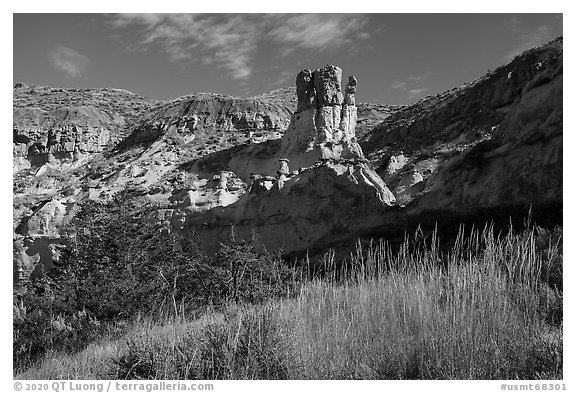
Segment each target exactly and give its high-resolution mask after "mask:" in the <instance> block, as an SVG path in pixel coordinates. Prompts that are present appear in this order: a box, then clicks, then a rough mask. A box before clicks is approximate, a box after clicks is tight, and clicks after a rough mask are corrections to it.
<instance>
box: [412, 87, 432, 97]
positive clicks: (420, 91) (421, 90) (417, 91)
mask: <svg viewBox="0 0 576 393" xmlns="http://www.w3.org/2000/svg"><path fill="white" fill-rule="evenodd" d="M427 91H428V88H427V87H421V88H419V89H410V90H408V97H409V98H415V97H418V96H420V95H422V94H423V93H426V92H427Z"/></svg>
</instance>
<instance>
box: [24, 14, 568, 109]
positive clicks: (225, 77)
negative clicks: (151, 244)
mask: <svg viewBox="0 0 576 393" xmlns="http://www.w3.org/2000/svg"><path fill="white" fill-rule="evenodd" d="M562 24H563V17H562V14H18V13H16V14H14V15H13V82H14V83H16V82H24V83H27V84H36V85H43V86H52V87H67V88H96V87H115V88H122V89H126V90H129V91H132V92H134V93H136V94H139V95H143V96H147V97H150V98H153V99H160V100H165V99H172V98H176V97H179V96H182V95H186V94H191V93H197V92H210V93H221V94H230V95H234V96H252V95H257V94H261V93H264V92H267V91H270V90H274V89H278V88H281V87H286V86H293V85H294V83H295V77H296V74H297V73H298V72H299V71H300V70H302V69H306V68H309V69H315V68H319V67H322V66H324V65H326V64H335V65H338V66H340V67H341V68H342V69H343V74H344V78H343V79H344V80H347V79H346V76H348V75H354V76H356V77H357V79H358V93H357V99H358V101H359V102H373V103H380V104H407V103H410V102H413V101H416V100H418V99H420V98H422V97H425V96H426V95H429V94H436V93H440V92H443V91H446V90H449V89H451V88H452V87H455V86H460V85H462V84H463V83H466V82H470V81H472V80H474V79H476V78H478V77H480V76H482V75H484V74H485V73H486V72H487V71H488V70H490V69H494V68H497V67H498V66H500V65H503V64H505V63H507V62H508V61H509V60H510V59H511V58H512V57H514V55H516V54H519V53H521V52H522V51H524V50H526V49H529V48H531V47H534V46H539V45H541V44H544V43H546V42H548V41H550V40H552V39H554V38H555V37H557V36H560V35H562V34H563V26H562Z"/></svg>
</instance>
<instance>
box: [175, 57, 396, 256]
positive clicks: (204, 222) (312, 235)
mask: <svg viewBox="0 0 576 393" xmlns="http://www.w3.org/2000/svg"><path fill="white" fill-rule="evenodd" d="M341 78H342V70H341V69H340V68H339V67H336V66H332V65H327V66H326V67H323V68H321V69H318V70H315V71H313V72H312V71H310V70H304V71H301V72H300V73H299V74H298V75H297V77H296V93H297V97H298V105H297V108H298V110H297V111H296V112H295V113H294V114H293V115H292V117H291V121H290V125H289V126H288V129H287V130H286V132H285V133H284V136H283V138H282V141H281V148H280V149H279V151H278V152H277V153H276V155H275V156H273V157H269V158H268V160H267V161H266V160H264V161H265V163H264V165H261V168H262V169H264V170H265V172H264V173H260V174H254V175H252V185H251V186H250V190H249V192H248V193H247V194H246V195H244V196H242V197H241V198H240V199H239V200H238V201H237V202H235V203H233V204H231V205H228V206H226V207H221V208H215V209H212V210H211V211H209V212H207V213H206V214H204V215H198V214H190V215H189V216H188V217H187V218H186V220H185V221H186V222H185V225H184V228H185V229H187V230H190V231H197V232H200V231H199V228H202V231H201V232H202V234H201V236H204V237H205V238H206V240H207V242H210V241H211V242H213V244H212V245H213V246H214V247H216V246H217V242H218V239H220V235H221V234H222V232H223V231H226V230H228V228H229V227H230V225H234V228H235V231H236V233H237V234H238V235H239V236H242V235H244V236H254V235H255V236H257V237H258V239H259V240H260V241H261V242H262V243H263V244H264V245H265V246H266V247H268V248H270V249H282V250H284V251H285V252H298V251H304V250H306V249H310V248H321V247H322V245H323V244H325V243H326V242H328V241H333V240H334V239H336V238H338V236H340V235H341V234H343V232H342V231H343V228H347V233H348V234H350V233H359V232H362V231H365V230H367V229H369V228H370V227H372V226H374V225H379V224H378V223H377V221H375V220H374V217H375V215H374V213H375V212H381V211H383V210H386V208H388V207H389V206H392V205H393V204H394V202H395V198H394V195H393V194H392V192H391V191H390V190H389V189H388V187H387V186H386V184H385V183H384V181H383V180H382V179H381V178H380V176H378V174H377V173H376V172H374V171H373V170H372V169H370V167H369V166H368V165H367V162H366V160H365V158H364V155H363V153H362V150H361V148H360V146H359V145H358V143H357V141H356V136H355V125H356V118H357V111H356V106H355V100H354V98H353V95H354V93H355V92H356V85H357V80H356V78H354V77H350V79H349V84H348V87H347V88H346V96H345V95H344V93H343V92H342V88H341ZM248 161H249V158H248ZM258 162H259V163H261V162H260V161H258ZM278 162H279V164H278ZM246 165H249V163H247V164H246ZM273 166H274V167H275V169H274V170H272V169H271V168H272V167H273ZM252 167H257V165H253V166H252ZM273 175H274V176H273ZM209 239H212V240H209ZM214 242H216V243H214Z"/></svg>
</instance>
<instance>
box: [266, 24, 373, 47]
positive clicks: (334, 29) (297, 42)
mask: <svg viewBox="0 0 576 393" xmlns="http://www.w3.org/2000/svg"><path fill="white" fill-rule="evenodd" d="M273 18H274V17H273ZM274 19H277V20H275V21H274V22H276V23H275V24H276V27H274V28H272V29H271V30H270V31H269V32H268V34H269V37H270V39H271V40H272V41H273V42H275V43H277V44H280V45H281V51H280V53H281V54H282V55H284V56H286V55H289V54H291V53H292V52H293V51H295V50H296V49H305V50H315V51H318V50H320V51H330V50H334V49H338V48H341V47H343V46H344V45H348V44H352V43H353V42H354V40H355V39H366V38H368V37H369V35H368V33H367V32H365V31H362V29H363V28H364V27H365V26H366V23H367V17H366V16H364V15H348V14H302V15H290V16H285V15H279V16H277V17H275V18H274Z"/></svg>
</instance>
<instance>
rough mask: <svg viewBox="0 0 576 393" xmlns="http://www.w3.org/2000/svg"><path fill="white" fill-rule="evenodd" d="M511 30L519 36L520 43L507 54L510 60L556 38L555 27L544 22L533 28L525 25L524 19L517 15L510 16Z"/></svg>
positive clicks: (507, 59)
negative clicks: (523, 23)
mask: <svg viewBox="0 0 576 393" xmlns="http://www.w3.org/2000/svg"><path fill="white" fill-rule="evenodd" d="M508 28H509V29H510V31H512V32H513V33H515V34H516V35H517V36H518V43H517V44H516V46H515V47H514V48H512V49H511V50H510V51H509V52H508V53H507V54H506V56H505V60H506V61H509V60H511V59H513V58H514V57H515V56H516V55H519V54H520V53H522V52H524V51H526V50H528V49H531V48H534V47H537V46H540V45H542V44H545V43H547V42H548V41H551V40H552V39H554V38H555V36H554V31H553V30H554V29H553V28H552V26H550V25H548V24H542V25H540V26H537V27H536V28H533V29H527V28H525V27H523V25H522V21H521V20H520V19H519V18H517V17H512V18H510V21H509V23H508Z"/></svg>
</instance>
